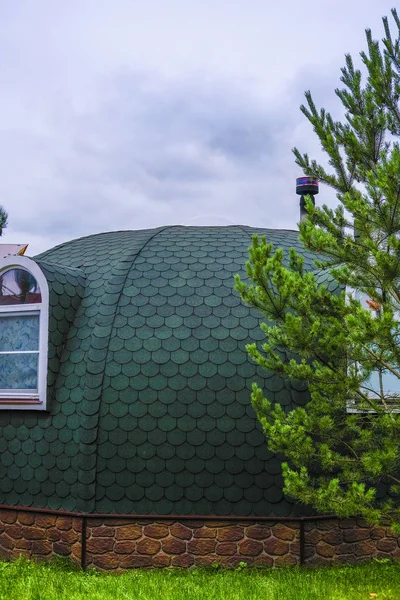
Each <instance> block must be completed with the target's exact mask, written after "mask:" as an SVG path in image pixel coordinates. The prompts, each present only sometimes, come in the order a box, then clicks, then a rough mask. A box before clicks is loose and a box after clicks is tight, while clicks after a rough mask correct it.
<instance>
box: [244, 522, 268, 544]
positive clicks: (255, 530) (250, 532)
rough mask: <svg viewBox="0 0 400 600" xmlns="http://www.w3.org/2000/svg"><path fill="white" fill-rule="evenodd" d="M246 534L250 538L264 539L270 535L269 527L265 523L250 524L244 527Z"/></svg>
mask: <svg viewBox="0 0 400 600" xmlns="http://www.w3.org/2000/svg"><path fill="white" fill-rule="evenodd" d="M245 531H246V536H247V537H248V538H250V539H252V540H263V541H264V540H266V539H268V538H269V537H271V535H272V533H271V527H267V526H266V525H251V526H250V527H247V528H246V530H245Z"/></svg>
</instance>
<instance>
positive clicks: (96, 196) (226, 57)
mask: <svg viewBox="0 0 400 600" xmlns="http://www.w3.org/2000/svg"><path fill="white" fill-rule="evenodd" d="M392 4H393V0H390V1H388V0H351V1H348V0H346V1H345V0H309V1H308V2H306V3H304V2H303V3H299V2H297V1H295V0H286V1H285V2H279V1H275V0H274V1H273V2H272V1H271V0H201V1H197V2H194V1H193V0H140V1H139V0H68V1H58V2H55V1H54V0H35V1H32V0H18V1H15V2H12V1H8V2H1V3H0V61H1V63H2V64H1V71H0V73H1V79H2V86H1V93H0V204H2V205H3V206H4V207H5V208H6V209H7V210H8V212H9V221H10V224H9V227H8V228H7V229H6V231H5V234H4V235H3V237H2V238H1V242H3V243H29V244H30V248H29V252H28V253H29V254H31V255H32V254H35V253H37V252H40V251H42V250H45V249H46V248H49V247H51V246H53V245H55V244H58V243H61V242H63V241H66V240H70V239H73V238H75V237H80V236H82V235H88V234H91V233H98V232H101V231H107V230H108V231H111V230H117V229H142V228H148V227H158V226H161V225H166V224H184V225H215V224H216V225H221V224H222V225H226V224H230V223H231V224H232V223H233V224H244V225H254V226H262V227H273V228H275V227H276V228H279V227H282V228H289V229H294V228H295V227H296V223H297V221H298V217H299V208H298V198H297V197H296V195H295V191H294V190H295V178H296V177H298V176H300V175H301V172H300V171H299V169H298V167H296V165H295V163H294V158H293V155H292V152H291V149H292V147H293V146H295V145H296V146H298V147H299V148H300V149H301V150H303V151H307V152H309V153H310V154H311V155H312V156H317V154H318V151H319V148H318V142H317V140H316V139H315V135H314V134H313V132H312V129H311V127H310V126H309V124H308V122H307V121H306V119H305V118H304V117H303V116H302V114H301V113H300V111H299V105H300V104H301V103H302V102H303V93H304V91H305V90H306V89H311V91H312V93H313V95H314V99H315V101H316V103H317V105H318V106H325V107H326V108H328V109H330V110H331V111H332V112H333V114H334V116H340V105H339V103H338V101H337V100H336V99H335V96H334V89H335V87H337V86H338V85H339V84H340V82H339V77H340V67H341V66H343V64H344V54H345V53H346V52H350V53H352V54H353V56H354V57H356V55H357V54H358V52H359V51H360V50H362V49H364V48H365V42H364V40H365V37H364V30H365V28H366V27H371V29H372V31H373V35H374V37H376V38H382V36H383V27H382V22H381V17H382V16H383V15H389V13H390V8H391V6H392ZM357 62H359V61H358V60H357ZM318 201H320V202H324V201H325V202H327V203H328V204H331V203H332V202H334V195H332V192H330V191H329V190H326V189H323V188H321V190H320V195H319V196H318Z"/></svg>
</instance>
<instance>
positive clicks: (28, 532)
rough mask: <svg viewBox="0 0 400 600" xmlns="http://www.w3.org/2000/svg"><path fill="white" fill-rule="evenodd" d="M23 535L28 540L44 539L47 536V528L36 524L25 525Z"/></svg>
mask: <svg viewBox="0 0 400 600" xmlns="http://www.w3.org/2000/svg"><path fill="white" fill-rule="evenodd" d="M22 535H23V537H24V538H25V539H27V540H43V539H45V538H46V530H45V529H41V528H40V527H36V525H30V526H29V525H24V526H23V527H22Z"/></svg>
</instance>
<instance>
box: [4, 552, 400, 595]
mask: <svg viewBox="0 0 400 600" xmlns="http://www.w3.org/2000/svg"><path fill="white" fill-rule="evenodd" d="M374 594H376V596H375V595H374ZM225 598H226V599H227V600H239V599H240V600H370V599H371V598H372V599H374V600H399V599H400V564H392V563H385V562H381V563H378V562H372V563H370V564H366V565H359V566H345V567H332V568H327V567H324V568H320V569H308V568H287V569H283V568H282V569H262V570H255V569H247V568H243V569H241V570H236V571H227V570H196V571H183V570H182V571H181V570H176V571H166V570H164V571H156V570H153V571H140V570H133V571H130V572H126V573H122V574H101V573H96V572H93V571H89V572H86V573H83V572H82V571H79V570H76V569H74V567H72V566H71V565H68V564H47V565H46V564H35V563H32V562H28V561H25V560H18V561H16V562H12V563H0V599H1V600H64V599H65V600H95V599H96V600H97V599H98V600H128V599H129V600H158V599H160V600H224V599H225Z"/></svg>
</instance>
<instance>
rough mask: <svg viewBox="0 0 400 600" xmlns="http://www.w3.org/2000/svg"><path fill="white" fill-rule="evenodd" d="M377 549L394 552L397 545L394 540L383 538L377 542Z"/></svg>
mask: <svg viewBox="0 0 400 600" xmlns="http://www.w3.org/2000/svg"><path fill="white" fill-rule="evenodd" d="M376 547H377V549H378V550H381V551H382V552H393V550H395V549H396V548H397V543H396V540H394V539H390V538H383V539H381V540H378V541H377V542H376Z"/></svg>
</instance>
